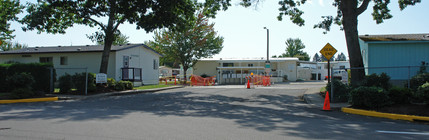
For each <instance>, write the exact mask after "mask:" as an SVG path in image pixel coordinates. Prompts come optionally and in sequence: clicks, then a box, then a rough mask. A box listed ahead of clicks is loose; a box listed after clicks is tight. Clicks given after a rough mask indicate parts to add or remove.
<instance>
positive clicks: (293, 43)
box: [278, 38, 310, 61]
mask: <svg viewBox="0 0 429 140" xmlns="http://www.w3.org/2000/svg"><path fill="white" fill-rule="evenodd" d="M285 44H286V52H285V53H283V54H281V55H280V56H278V57H297V58H298V59H299V60H303V61H308V60H310V57H309V56H308V54H307V53H306V52H304V51H303V49H304V48H305V45H304V43H302V41H301V39H299V38H297V39H293V38H289V39H287V40H286V42H285Z"/></svg>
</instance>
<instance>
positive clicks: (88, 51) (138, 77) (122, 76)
mask: <svg viewBox="0 0 429 140" xmlns="http://www.w3.org/2000/svg"><path fill="white" fill-rule="evenodd" d="M103 48H104V47H103V45H86V46H56V47H31V48H24V49H20V50H12V51H4V52H0V63H6V62H19V63H39V62H43V63H53V65H54V68H55V69H56V73H57V78H58V76H61V75H62V74H64V73H66V72H67V73H69V74H74V73H75V72H76V71H78V69H79V68H86V70H87V71H88V72H91V73H98V72H99V70H100V63H101V55H102V51H103ZM160 56H162V55H160V54H159V53H158V52H156V51H155V50H153V49H151V48H149V47H148V46H146V45H144V44H126V45H118V46H112V48H111V52H110V56H109V64H108V70H107V77H109V78H114V79H115V80H117V81H118V80H125V81H133V82H134V84H135V86H139V85H142V84H146V85H147V84H158V75H159V71H158V65H159V57H160ZM76 68H78V69H76Z"/></svg>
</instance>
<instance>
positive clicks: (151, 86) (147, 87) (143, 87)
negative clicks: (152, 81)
mask: <svg viewBox="0 0 429 140" xmlns="http://www.w3.org/2000/svg"><path fill="white" fill-rule="evenodd" d="M171 86H175V85H145V86H139V87H134V89H155V88H164V87H171Z"/></svg>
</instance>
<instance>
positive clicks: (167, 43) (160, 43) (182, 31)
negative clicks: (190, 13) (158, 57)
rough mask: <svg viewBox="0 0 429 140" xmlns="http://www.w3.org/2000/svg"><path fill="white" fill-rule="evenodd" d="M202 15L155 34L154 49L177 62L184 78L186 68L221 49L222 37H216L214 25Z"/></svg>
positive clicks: (201, 12) (198, 13) (197, 14)
mask: <svg viewBox="0 0 429 140" xmlns="http://www.w3.org/2000/svg"><path fill="white" fill-rule="evenodd" d="M203 13H204V11H200V12H197V13H196V14H195V18H192V19H188V20H187V22H186V23H184V24H183V26H175V27H174V28H170V29H162V30H160V31H159V32H155V36H154V39H155V41H154V42H155V43H156V45H157V46H156V47H159V50H161V53H162V54H164V55H165V56H164V57H169V58H170V59H173V60H177V61H178V62H179V63H180V64H181V65H182V66H183V70H184V77H186V71H187V70H188V68H191V67H193V66H194V65H195V64H196V63H197V61H198V60H199V59H200V58H207V57H211V56H213V55H215V54H218V53H219V52H220V51H221V50H222V48H223V45H222V44H223V37H220V36H218V35H217V33H216V31H215V30H214V28H213V27H214V23H209V22H208V18H207V16H204V15H203ZM186 81H187V79H186V78H185V81H184V82H185V83H186Z"/></svg>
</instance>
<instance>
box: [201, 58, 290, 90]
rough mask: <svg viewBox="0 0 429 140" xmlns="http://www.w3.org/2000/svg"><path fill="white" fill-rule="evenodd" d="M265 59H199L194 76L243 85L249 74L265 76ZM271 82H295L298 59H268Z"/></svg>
mask: <svg viewBox="0 0 429 140" xmlns="http://www.w3.org/2000/svg"><path fill="white" fill-rule="evenodd" d="M265 61H266V58H263V57H262V58H241V59H237V58H220V59H201V60H199V61H198V62H197V64H196V65H195V66H194V71H193V73H194V74H195V75H203V74H206V75H208V76H216V80H217V82H218V84H244V83H245V82H246V81H245V80H246V79H245V77H246V76H249V75H250V74H251V73H254V74H259V75H265ZM269 61H270V62H271V63H270V68H271V72H270V73H269V75H271V76H272V78H271V79H272V82H282V81H283V76H287V79H288V80H289V81H296V80H297V67H296V65H297V62H298V58H270V59H269Z"/></svg>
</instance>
